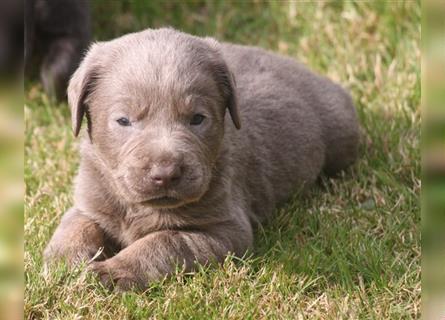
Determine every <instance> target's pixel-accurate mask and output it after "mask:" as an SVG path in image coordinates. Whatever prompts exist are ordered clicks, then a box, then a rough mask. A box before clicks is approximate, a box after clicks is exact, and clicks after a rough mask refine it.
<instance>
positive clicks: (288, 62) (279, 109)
mask: <svg viewBox="0 0 445 320" xmlns="http://www.w3.org/2000/svg"><path fill="white" fill-rule="evenodd" d="M222 52H223V55H224V58H225V59H226V61H227V64H228V66H229V68H230V69H231V71H232V72H233V73H234V77H235V82H236V86H237V95H238V100H239V110H240V114H241V122H242V126H243V128H244V131H243V129H242V130H241V132H240V133H238V135H242V137H241V138H239V139H241V140H244V141H242V142H239V143H238V148H239V149H240V150H239V151H240V153H241V154H246V153H251V152H252V151H251V149H252V148H253V149H254V151H253V154H251V158H252V157H254V158H255V160H254V161H253V160H250V161H251V162H252V163H251V166H250V168H247V170H245V172H247V174H249V176H248V177H247V179H248V180H249V181H251V184H252V185H251V186H250V187H251V188H252V189H253V190H254V193H256V194H255V195H253V194H252V197H253V198H254V199H265V200H264V201H263V200H255V201H258V202H259V204H258V206H259V207H260V209H258V210H259V211H263V210H262V209H261V208H263V207H264V204H266V203H268V202H273V203H276V202H279V201H281V200H284V199H285V198H286V197H287V196H289V193H290V192H291V191H292V190H293V189H300V188H304V186H305V185H308V184H312V183H313V182H314V181H315V179H316V178H317V176H318V175H319V174H320V173H321V171H322V170H325V171H326V172H327V173H328V174H335V173H336V172H338V171H340V170H342V169H345V168H346V167H347V166H348V165H350V164H351V163H352V162H353V161H354V160H355V159H356V157H357V148H358V140H359V139H358V136H359V135H358V121H357V117H356V112H355V109H354V106H353V103H352V101H351V98H350V97H349V95H348V94H347V93H346V91H345V90H344V89H343V88H341V87H340V86H338V85H336V84H334V83H333V82H332V81H330V80H329V79H327V78H324V77H321V76H319V75H316V74H315V73H313V72H311V71H310V70H308V69H307V68H306V67H305V66H303V65H302V64H300V63H298V62H296V61H294V60H293V59H290V58H286V57H282V56H279V55H276V54H272V53H269V52H266V51H265V50H262V49H259V48H253V47H245V46H239V45H231V44H223V45H222ZM229 130H230V129H229ZM233 135H234V136H235V135H237V133H234V134H233ZM231 139H232V140H236V138H231ZM240 146H243V149H242V150H241V147H240ZM246 150H248V151H247V152H246ZM240 157H242V156H240ZM245 157H248V156H245ZM241 161H243V163H249V159H246V158H244V159H242V160H241ZM253 162H254V163H253ZM240 174H241V175H242V173H241V172H240ZM258 180H261V181H258ZM255 185H261V186H262V188H257V187H256V186H255ZM271 195H272V196H271ZM255 201H254V202H255ZM265 207H267V206H265Z"/></svg>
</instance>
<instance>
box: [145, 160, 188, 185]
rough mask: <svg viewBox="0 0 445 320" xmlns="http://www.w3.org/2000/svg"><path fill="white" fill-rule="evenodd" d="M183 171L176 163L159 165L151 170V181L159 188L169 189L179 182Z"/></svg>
mask: <svg viewBox="0 0 445 320" xmlns="http://www.w3.org/2000/svg"><path fill="white" fill-rule="evenodd" d="M181 171H182V170H181V167H180V166H179V165H178V164H176V163H164V164H158V165H155V166H153V168H152V169H151V170H150V179H151V182H152V183H153V184H154V185H155V186H157V187H168V186H170V185H172V184H173V183H175V182H177V181H179V179H180V178H181V175H182V172H181Z"/></svg>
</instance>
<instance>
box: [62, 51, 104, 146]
mask: <svg viewBox="0 0 445 320" xmlns="http://www.w3.org/2000/svg"><path fill="white" fill-rule="evenodd" d="M99 47H100V45H99V44H93V45H92V46H91V48H90V49H89V50H88V53H87V55H86V56H85V58H84V59H83V61H82V63H81V64H80V66H79V68H77V70H76V72H74V74H73V76H72V77H71V80H70V83H69V85H68V104H69V105H70V109H71V123H72V128H73V133H74V136H75V137H77V136H78V135H79V132H80V127H81V125H82V120H83V117H84V115H86V118H87V121H88V134H89V136H90V139H91V119H90V118H89V110H88V106H87V103H86V100H87V98H88V96H89V94H90V93H91V92H92V91H93V90H94V87H95V85H96V82H97V79H98V77H99V72H100V66H99V64H98V60H99V59H98V54H97V52H98V51H99V49H100V48H99Z"/></svg>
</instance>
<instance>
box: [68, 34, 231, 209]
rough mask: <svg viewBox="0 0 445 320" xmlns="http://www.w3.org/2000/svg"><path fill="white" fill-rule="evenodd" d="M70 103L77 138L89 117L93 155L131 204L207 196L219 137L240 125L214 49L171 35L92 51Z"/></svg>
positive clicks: (170, 203) (168, 204) (134, 38)
mask: <svg viewBox="0 0 445 320" xmlns="http://www.w3.org/2000/svg"><path fill="white" fill-rule="evenodd" d="M68 100H69V103H70V107H71V112H72V125H73V130H74V134H75V135H76V136H77V135H78V134H79V130H80V127H81V122H82V119H83V118H84V116H85V118H87V124H88V134H89V138H90V140H91V148H90V150H92V152H94V153H95V154H96V156H97V158H99V159H100V163H101V166H103V167H104V169H105V172H106V174H108V175H110V176H111V178H112V179H113V181H114V186H113V187H114V188H115V189H116V190H117V192H118V193H119V194H120V195H121V196H122V197H123V199H125V200H126V201H128V202H130V203H141V204H145V205H149V206H155V207H165V208H173V207H178V206H181V205H184V204H186V203H189V202H194V201H197V200H199V199H200V198H201V197H202V196H203V195H204V194H205V192H206V191H207V189H208V187H209V184H210V180H211V175H212V168H213V166H214V164H215V162H216V159H217V157H218V153H219V149H220V146H221V143H222V138H223V134H224V115H225V112H226V110H228V111H229V113H230V115H231V118H232V121H233V123H234V125H235V126H236V127H237V128H239V127H240V120H239V116H238V112H237V106H236V94H235V88H234V82H233V78H232V75H231V74H230V72H229V70H228V68H227V65H226V64H225V62H224V60H223V58H222V56H221V54H220V53H219V51H218V43H217V42H216V41H214V40H212V39H202V38H197V37H193V36H190V35H186V34H183V33H180V32H177V31H174V30H172V29H159V30H146V31H143V32H140V33H135V34H130V35H127V36H124V37H121V38H118V39H116V40H113V41H110V42H106V43H98V44H95V45H93V46H92V47H91V49H90V50H89V52H88V54H87V55H86V57H85V59H84V61H83V62H82V64H81V65H80V67H79V69H78V70H77V71H76V72H75V74H74V75H73V77H72V79H71V82H70V85H69V88H68Z"/></svg>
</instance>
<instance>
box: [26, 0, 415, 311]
mask: <svg viewBox="0 0 445 320" xmlns="http://www.w3.org/2000/svg"><path fill="white" fill-rule="evenodd" d="M93 8H94V17H95V23H94V28H95V33H94V34H95V35H96V38H97V39H109V38H112V37H115V36H117V35H119V34H122V33H125V32H130V31H132V30H138V29H142V28H145V27H148V26H151V27H158V26H162V25H172V26H174V27H176V28H179V29H181V30H183V31H186V32H190V33H194V34H198V35H213V36H215V37H216V38H218V39H220V40H225V41H233V42H239V43H244V44H252V45H258V46H262V47H265V48H267V49H270V50H272V51H276V52H281V53H283V54H286V55H289V56H292V57H295V58H298V59H299V60H301V61H303V62H304V63H306V64H308V65H309V66H310V67H311V68H312V69H314V70H315V71H317V72H320V73H323V74H326V75H327V76H329V77H331V78H332V79H334V80H336V81H338V82H340V83H342V84H343V85H344V86H346V87H348V88H349V89H350V91H351V93H352V96H353V98H354V101H355V102H356V105H357V109H358V113H359V116H360V120H361V123H362V128H363V143H362V145H361V152H360V160H359V161H358V162H357V163H356V164H355V165H354V166H353V167H352V168H351V169H350V170H348V171H347V172H345V173H344V175H343V176H342V177H341V178H340V179H323V180H322V182H321V184H320V185H319V186H317V187H315V188H314V189H313V190H312V191H311V194H310V195H309V196H306V197H304V198H300V197H297V196H296V197H295V198H294V199H293V200H292V201H290V202H289V203H288V204H287V205H285V206H284V207H282V208H279V209H277V212H276V218H274V219H273V220H272V221H270V223H269V224H267V225H265V226H264V228H263V229H261V230H259V231H258V232H257V234H256V249H255V252H253V255H252V256H251V257H248V258H246V259H227V261H226V262H225V264H224V265H223V266H222V267H217V268H211V269H203V270H198V271H197V272H195V274H194V275H193V276H190V275H185V274H183V273H182V272H181V271H180V270H178V273H177V275H176V276H174V277H172V278H171V279H166V280H164V281H162V282H160V283H154V284H153V286H152V287H150V288H149V289H148V290H147V292H145V293H143V294H140V293H131V292H130V293H125V294H120V293H110V292H108V291H106V290H105V289H104V288H102V287H101V286H100V284H98V282H97V281H96V280H95V279H94V278H93V277H92V276H91V275H85V274H84V273H82V272H81V271H78V272H70V271H67V270H66V269H64V268H63V266H61V267H60V268H59V269H58V270H57V272H55V273H53V274H51V275H44V274H43V272H42V250H43V248H44V247H45V244H46V243H47V241H48V240H49V237H50V236H51V234H52V232H53V231H54V229H55V227H56V226H57V224H58V222H59V220H60V217H61V216H62V214H63V213H64V211H65V210H66V209H67V208H69V207H70V206H71V204H72V195H71V191H72V180H73V176H74V175H75V173H76V170H77V165H78V154H77V151H76V147H77V143H78V142H77V141H76V140H74V138H73V137H72V133H71V128H70V126H69V124H70V120H69V111H68V107H67V106H66V104H61V105H51V103H50V102H49V101H48V99H47V98H46V96H45V95H44V94H43V93H42V89H41V86H40V85H38V84H37V83H35V82H32V81H31V82H29V83H28V85H27V86H26V92H25V95H26V98H25V103H26V106H25V123H26V132H25V135H26V136H25V139H26V142H25V157H26V160H25V181H26V198H25V282H26V287H25V304H24V308H25V317H26V318H29V319H34V318H35V319H38V318H48V319H75V318H76V319H77V318H82V317H83V318H85V319H147V318H155V319H208V318H218V319H220V318H221V319H269V318H272V319H275V318H283V319H296V318H299V319H306V318H307V319H313V318H318V319H362V318H366V319H368V318H369V319H387V318H393V319H401V318H406V319H410V318H419V317H420V310H419V309H420V205H419V195H420V150H419V144H420V143H419V139H420V106H419V105H420V48H419V47H420V3H419V2H418V1H403V2H402V1H398V2H395V1H394V2H390V1H377V2H366V3H365V2H357V3H352V2H346V1H345V2H337V1H336V2H326V3H321V2H313V3H300V2H296V3H295V4H289V3H286V2H278V1H273V2H267V3H264V2H260V1H254V2H241V1H239V2H232V1H193V2H184V1H170V2H165V3H161V2H160V1H152V2H151V1H150V2H149V1H146V2H144V1H134V2H130V1H120V2H117V1H115V2H111V1H104V0H103V1H96V2H95V3H94V6H93Z"/></svg>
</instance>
